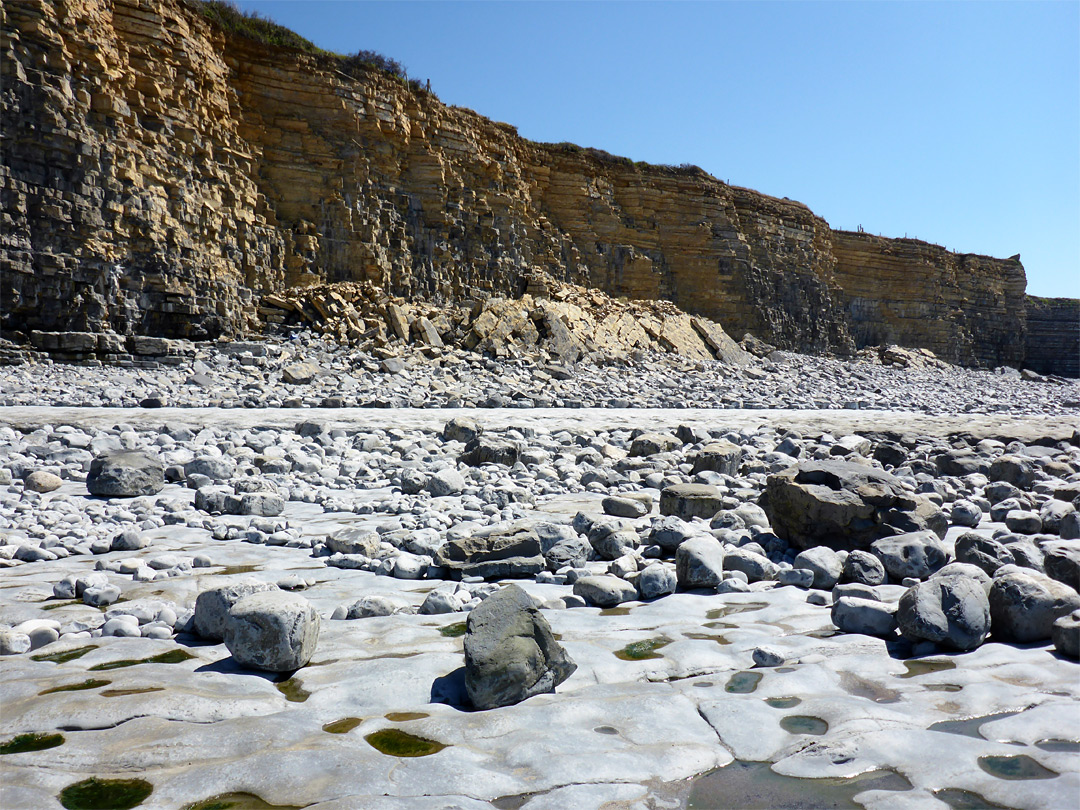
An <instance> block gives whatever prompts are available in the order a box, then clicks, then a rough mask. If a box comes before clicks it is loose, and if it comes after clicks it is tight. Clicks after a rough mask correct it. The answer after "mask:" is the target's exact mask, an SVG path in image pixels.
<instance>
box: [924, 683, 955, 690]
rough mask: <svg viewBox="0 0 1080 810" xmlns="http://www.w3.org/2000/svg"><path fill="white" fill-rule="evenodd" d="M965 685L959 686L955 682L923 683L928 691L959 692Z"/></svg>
mask: <svg viewBox="0 0 1080 810" xmlns="http://www.w3.org/2000/svg"><path fill="white" fill-rule="evenodd" d="M963 688H964V687H962V686H958V685H957V684H955V683H926V684H923V689H925V690H926V691H927V692H959V691H960V690H961V689H963Z"/></svg>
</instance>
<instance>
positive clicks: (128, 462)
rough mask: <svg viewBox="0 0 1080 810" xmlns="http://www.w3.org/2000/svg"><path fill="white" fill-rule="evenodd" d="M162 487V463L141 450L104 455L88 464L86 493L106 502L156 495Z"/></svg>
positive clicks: (163, 478)
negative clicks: (104, 499)
mask: <svg viewBox="0 0 1080 810" xmlns="http://www.w3.org/2000/svg"><path fill="white" fill-rule="evenodd" d="M164 486H165V467H164V466H163V465H162V463H161V459H160V458H158V457H157V456H156V455H152V454H150V453H148V452H144V451H142V450H120V451H116V452H112V453H106V454H104V455H100V456H98V457H97V458H95V459H94V460H93V461H92V462H90V472H89V473H88V474H87V476H86V490H87V492H89V493H90V494H91V495H99V496H101V497H105V498H134V497H137V496H140V495H156V494H157V493H159V492H161V489H162V487H164Z"/></svg>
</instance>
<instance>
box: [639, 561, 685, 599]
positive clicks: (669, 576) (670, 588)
mask: <svg viewBox="0 0 1080 810" xmlns="http://www.w3.org/2000/svg"><path fill="white" fill-rule="evenodd" d="M635 584H636V585H637V590H638V595H639V596H640V597H641V598H642V599H657V598H658V597H661V596H667V595H668V594H670V593H675V588H676V587H677V586H678V579H677V578H676V576H675V571H674V570H673V569H672V568H671V567H670V566H667V565H664V564H663V563H659V562H654V563H652V564H651V565H648V566H646V567H645V569H644V570H643V571H642V572H641V573H640V574H638V577H637V580H636V583H635Z"/></svg>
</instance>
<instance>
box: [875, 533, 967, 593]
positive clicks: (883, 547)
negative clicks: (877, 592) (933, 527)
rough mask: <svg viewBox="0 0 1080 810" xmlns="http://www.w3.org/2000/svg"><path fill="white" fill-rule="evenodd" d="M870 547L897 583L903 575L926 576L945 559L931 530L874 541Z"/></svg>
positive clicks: (922, 577)
mask: <svg viewBox="0 0 1080 810" xmlns="http://www.w3.org/2000/svg"><path fill="white" fill-rule="evenodd" d="M870 550H871V551H872V552H873V553H874V555H875V556H876V557H877V558H878V559H879V560H881V563H882V565H884V566H885V570H886V571H887V572H888V573H889V576H890V577H892V578H893V579H894V580H896V581H897V582H899V581H900V580H902V579H904V578H905V577H915V578H916V579H926V578H927V577H928V576H930V575H931V574H932V573H934V572H935V571H937V570H938V569H939V568H941V567H942V566H943V565H945V563H947V562H948V561H949V553H948V551H946V549H945V546H944V545H943V544H942V542H941V540H939V539H938V536H937V535H936V534H934V533H933V532H931V531H923V532H912V533H910V534H901V535H897V536H896V537H886V538H882V539H881V540H875V541H874V543H873V544H872V545H871V546H870Z"/></svg>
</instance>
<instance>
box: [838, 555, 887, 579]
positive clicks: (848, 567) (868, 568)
mask: <svg viewBox="0 0 1080 810" xmlns="http://www.w3.org/2000/svg"><path fill="white" fill-rule="evenodd" d="M840 580H841V581H842V582H857V583H860V584H862V585H880V584H881V583H883V582H884V581H885V566H884V565H883V564H882V562H881V560H879V559H878V558H877V557H875V556H874V555H873V554H871V553H870V552H869V551H861V550H855V551H852V552H850V553H849V554H848V555H847V559H845V560H844V568H843V570H842V571H841V572H840Z"/></svg>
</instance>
